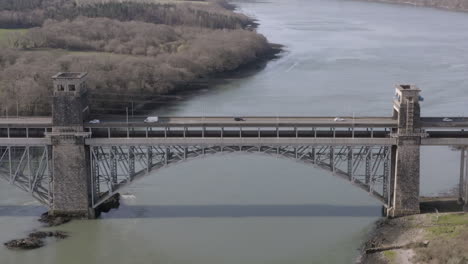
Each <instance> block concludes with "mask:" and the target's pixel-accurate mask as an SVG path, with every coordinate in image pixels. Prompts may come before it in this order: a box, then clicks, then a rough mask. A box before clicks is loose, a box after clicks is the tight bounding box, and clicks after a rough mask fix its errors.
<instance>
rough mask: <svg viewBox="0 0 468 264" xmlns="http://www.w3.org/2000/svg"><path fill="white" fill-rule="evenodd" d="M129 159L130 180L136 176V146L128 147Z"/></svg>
mask: <svg viewBox="0 0 468 264" xmlns="http://www.w3.org/2000/svg"><path fill="white" fill-rule="evenodd" d="M128 159H129V161H128V162H129V163H130V164H129V166H128V167H129V172H128V174H129V175H128V176H129V179H130V180H133V177H134V176H135V146H130V147H128Z"/></svg>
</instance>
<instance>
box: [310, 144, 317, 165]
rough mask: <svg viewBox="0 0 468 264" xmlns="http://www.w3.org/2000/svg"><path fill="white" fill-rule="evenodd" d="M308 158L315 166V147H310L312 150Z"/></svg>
mask: <svg viewBox="0 0 468 264" xmlns="http://www.w3.org/2000/svg"><path fill="white" fill-rule="evenodd" d="M310 157H311V159H312V162H313V163H314V164H317V156H316V154H315V147H312V149H311V150H310Z"/></svg>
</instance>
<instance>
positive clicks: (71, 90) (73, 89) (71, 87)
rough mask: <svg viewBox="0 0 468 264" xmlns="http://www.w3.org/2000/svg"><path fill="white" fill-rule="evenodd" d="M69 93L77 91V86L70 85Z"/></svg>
mask: <svg viewBox="0 0 468 264" xmlns="http://www.w3.org/2000/svg"><path fill="white" fill-rule="evenodd" d="M68 91H70V92H74V91H76V88H75V85H74V84H69V85H68Z"/></svg>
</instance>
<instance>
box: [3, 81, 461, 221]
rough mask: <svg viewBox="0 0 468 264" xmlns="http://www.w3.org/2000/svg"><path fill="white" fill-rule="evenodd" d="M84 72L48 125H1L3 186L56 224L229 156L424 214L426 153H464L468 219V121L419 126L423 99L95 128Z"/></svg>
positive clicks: (13, 121)
mask: <svg viewBox="0 0 468 264" xmlns="http://www.w3.org/2000/svg"><path fill="white" fill-rule="evenodd" d="M86 78H87V74H86V73H58V74H57V75H55V76H53V87H54V89H53V91H54V94H53V103H52V116H51V117H25V118H3V119H0V178H3V179H4V180H6V181H7V182H9V183H10V184H12V185H15V186H17V187H19V188H21V189H23V190H24V191H27V192H29V193H30V194H31V195H32V196H33V197H35V198H36V199H37V200H38V201H40V202H41V203H43V204H44V205H46V206H47V207H48V208H49V212H50V213H51V214H54V215H62V214H66V215H77V216H82V217H88V218H94V217H95V216H96V208H98V207H99V205H101V204H102V203H104V202H105V201H106V200H107V199H109V198H110V197H112V196H113V195H114V194H115V193H117V192H118V191H119V190H120V189H121V188H123V187H124V186H126V185H128V184H131V183H132V182H133V181H135V180H137V179H138V178H140V177H143V176H145V175H148V174H150V173H152V172H154V171H157V170H158V169H161V168H164V167H166V166H170V165H173V164H177V163H179V162H183V161H186V160H190V159H194V158H201V157H206V156H209V155H219V154H223V153H234V152H245V153H261V154H266V155H273V156H279V157H284V158H288V159H292V160H295V161H298V162H302V163H306V164H309V165H311V166H313V167H316V168H321V169H324V170H327V171H329V172H330V173H331V174H333V175H336V176H338V177H341V178H343V179H345V180H347V181H349V182H350V183H351V184H352V185H355V186H357V187H359V188H361V189H363V190H364V191H366V192H368V193H369V194H370V195H372V196H373V197H375V198H376V199H378V200H379V201H381V203H382V204H383V205H384V206H385V208H386V213H387V215H388V216H390V217H397V216H403V215H409V214H416V213H419V185H420V147H421V146H452V147H455V148H456V149H458V150H460V152H461V155H460V161H461V162H460V192H459V198H460V201H461V202H464V203H465V209H467V210H468V204H467V201H468V191H467V190H468V168H467V165H468V155H467V150H468V117H467V118H465V117H445V118H444V117H421V116H420V99H421V97H420V95H419V94H420V90H419V89H418V88H417V87H415V86H412V85H398V86H396V92H395V97H394V98H393V113H392V115H391V116H388V117H341V118H335V117H260V116H257V117H255V116H252V117H242V118H234V117H160V118H159V120H158V122H154V123H146V122H144V121H143V120H140V119H132V120H126V121H121V120H100V122H99V123H93V124H91V123H89V116H90V108H89V105H88V88H87V85H86Z"/></svg>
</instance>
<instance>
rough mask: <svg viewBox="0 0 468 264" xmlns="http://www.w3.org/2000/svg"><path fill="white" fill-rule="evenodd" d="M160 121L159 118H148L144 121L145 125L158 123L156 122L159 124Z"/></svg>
mask: <svg viewBox="0 0 468 264" xmlns="http://www.w3.org/2000/svg"><path fill="white" fill-rule="evenodd" d="M158 121H159V117H157V116H148V117H147V118H146V119H145V120H144V122H145V123H156V122H158Z"/></svg>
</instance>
